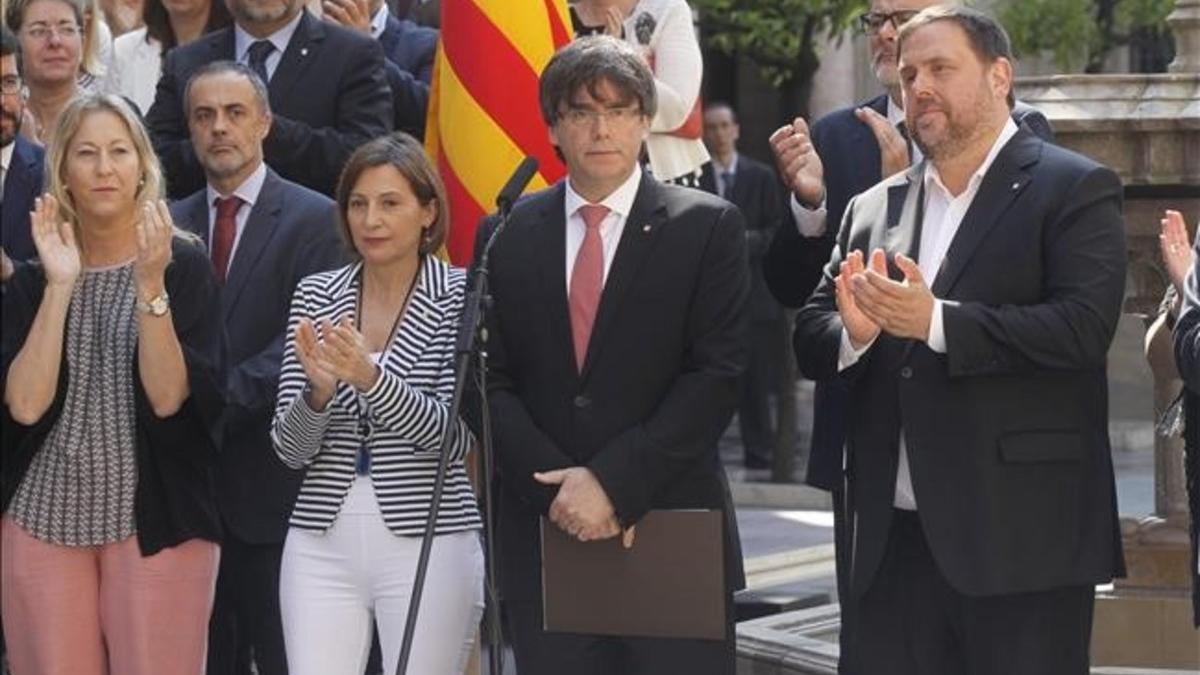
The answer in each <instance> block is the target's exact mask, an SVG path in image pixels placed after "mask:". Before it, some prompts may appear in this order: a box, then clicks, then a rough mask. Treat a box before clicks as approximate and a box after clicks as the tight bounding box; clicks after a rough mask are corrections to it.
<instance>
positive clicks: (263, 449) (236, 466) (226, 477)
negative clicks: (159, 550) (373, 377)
mask: <svg viewBox="0 0 1200 675" xmlns="http://www.w3.org/2000/svg"><path fill="white" fill-rule="evenodd" d="M205 195H206V192H205V191H204V190H201V191H199V192H197V193H196V194H193V195H192V196H190V197H188V198H187V199H184V200H181V201H179V202H176V203H175V204H173V205H172V206H171V215H172V217H174V219H175V223H176V224H177V225H179V227H181V228H183V229H186V230H188V231H190V232H193V233H195V234H196V235H197V236H199V237H200V238H201V239H203V240H204V241H206V242H207V241H208V228H209V222H208V219H209V209H208V205H207V204H206V203H205ZM343 259H344V254H343V247H342V244H341V241H340V237H339V235H338V226H337V208H336V206H335V205H334V203H333V201H332V200H330V199H329V198H328V197H325V196H324V195H321V194H318V193H316V192H313V191H312V190H309V189H307V188H304V187H301V186H299V185H296V184H295V183H290V182H288V181H285V180H283V179H282V178H280V177H279V176H278V175H277V174H276V173H275V172H274V171H271V170H270V169H268V170H267V177H266V180H265V181H264V182H263V187H262V191H261V192H260V193H259V196H258V201H257V202H255V204H254V208H253V209H252V210H251V211H250V215H249V217H248V219H247V220H246V227H245V230H243V232H242V237H241V240H240V241H239V242H238V247H237V250H236V251H235V252H234V257H233V260H232V261H231V262H230V266H229V277H228V279H227V281H226V283H225V285H224V286H223V287H221V290H220V293H221V317H220V318H221V321H222V323H223V324H224V327H225V335H226V340H227V349H228V353H227V359H228V362H229V370H228V375H227V378H226V382H225V384H226V390H227V398H228V405H227V406H226V408H225V412H224V415H223V416H222V418H221V421H222V424H221V437H220V438H221V455H220V458H219V462H218V463H217V467H216V471H217V494H218V496H219V497H220V499H219V504H220V508H221V515H222V517H223V518H224V521H225V524H226V526H227V527H228V529H229V531H230V532H231V533H232V534H234V535H236V536H237V537H238V538H239V539H241V540H242V541H244V542H248V543H260V544H267V543H280V542H282V541H283V537H284V535H285V534H286V532H287V520H288V516H289V515H290V514H291V511H292V505H293V503H294V502H295V499H296V493H297V491H298V490H299V488H300V481H301V480H302V479H303V473H302V472H299V471H290V470H288V469H287V468H286V467H284V466H283V465H282V464H280V463H279V461H278V460H277V459H276V458H275V451H274V449H273V448H272V446H271V439H270V427H271V419H272V418H273V417H274V414H275V395H276V391H277V389H278V385H279V371H280V366H281V364H282V362H283V348H284V335H285V333H286V331H287V319H288V308H289V305H290V303H291V299H292V293H293V292H294V291H295V289H296V285H297V284H299V283H300V280H301V279H303V278H304V277H305V276H307V275H309V274H312V273H315V272H321V271H324V270H328V269H332V268H334V267H336V266H338V265H340V264H341V263H342V261H343Z"/></svg>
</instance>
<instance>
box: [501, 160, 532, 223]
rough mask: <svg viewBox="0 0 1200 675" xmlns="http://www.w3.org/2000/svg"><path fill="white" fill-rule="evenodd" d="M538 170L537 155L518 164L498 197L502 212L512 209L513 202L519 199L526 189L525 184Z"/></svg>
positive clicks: (527, 183)
mask: <svg viewBox="0 0 1200 675" xmlns="http://www.w3.org/2000/svg"><path fill="white" fill-rule="evenodd" d="M537 170H538V161H537V157H526V158H525V159H523V160H521V163H520V164H518V165H517V170H516V171H513V175H512V177H511V178H509V179H508V182H507V183H505V184H504V188H503V189H501V190H500V194H499V195H498V196H497V197H496V207H497V208H499V209H500V210H501V211H502V212H507V211H508V210H509V209H511V208H512V205H513V202H515V201H517V197H520V196H521V193H522V192H524V191H525V186H526V185H529V181H531V180H533V174H535V173H537Z"/></svg>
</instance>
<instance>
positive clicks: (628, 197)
mask: <svg viewBox="0 0 1200 675" xmlns="http://www.w3.org/2000/svg"><path fill="white" fill-rule="evenodd" d="M641 182H642V169H641V167H639V166H636V165H635V166H634V168H633V173H631V174H629V178H626V179H625V182H624V183H621V185H620V187H618V188H617V189H616V190H613V191H612V192H611V193H610V194H609V195H608V196H607V197H605V198H604V199H601V200H600V204H601V205H602V206H607V207H608V210H609V211H611V212H613V213H616V214H617V215H619V216H621V217H622V218H625V217H628V216H629V211H630V209H632V208H633V200H634V199H635V198H636V197H637V192H638V186H639V185H641ZM566 183H567V194H566V198H565V202H566V208H567V217H568V218H570V217H571V216H573V215H575V212H576V211H578V210H579V207H581V206H584V205H587V204H590V203H591V202H589V201H588V200H586V199H584V198H583V196H581V195H580V194H579V193H578V192H576V191H575V189H574V188H572V187H571V180H570V178H569V177H568V178H567V181H566Z"/></svg>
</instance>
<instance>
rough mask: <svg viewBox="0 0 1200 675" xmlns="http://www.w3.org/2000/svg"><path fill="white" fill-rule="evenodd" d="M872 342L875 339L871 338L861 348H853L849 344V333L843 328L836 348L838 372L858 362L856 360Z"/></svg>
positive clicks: (873, 342)
mask: <svg viewBox="0 0 1200 675" xmlns="http://www.w3.org/2000/svg"><path fill="white" fill-rule="evenodd" d="M873 344H875V340H871V341H870V342H868V343H867V344H865V345H863V347H862V349H855V348H854V345H852V344H850V333H849V332H847V331H846V329H845V328H843V329H842V345H841V347H840V348H839V349H838V372H839V373H840V372H842V371H843V370H845V369H847V368H849V367H850V366H852V365H854V364H856V363H858V360H859V359H861V358H862V355H863V354H866V353H867V350H868V349H870V348H871V345H873Z"/></svg>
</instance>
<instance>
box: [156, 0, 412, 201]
mask: <svg viewBox="0 0 1200 675" xmlns="http://www.w3.org/2000/svg"><path fill="white" fill-rule="evenodd" d="M234 57H235V54H234V29H233V27H232V26H231V27H229V28H223V29H221V30H218V31H214V32H212V33H209V34H208V35H205V36H203V37H201V38H200V39H198V40H196V41H195V42H192V43H190V44H187V45H184V46H182V47H176V48H175V49H172V50H171V51H169V52H167V58H166V62H165V63H164V64H163V74H162V77H161V78H160V79H159V80H158V89H157V91H156V93H155V96H154V104H153V105H152V106H150V111H149V112H148V113H147V114H146V126H147V128H148V129H149V130H150V135H151V138H152V139H153V140H154V150H155V152H157V153H158V157H159V159H160V160H161V161H162V165H163V171H164V173H165V174H166V176H167V188H168V192H169V194H170V195H171V196H172V197H174V198H181V197H183V196H185V195H190V194H191V193H193V192H195V191H196V190H199V189H200V188H202V187H204V169H203V168H202V167H201V166H200V164H199V162H197V161H196V155H195V153H194V152H193V151H192V142H191V139H190V137H189V135H188V125H187V116H186V114H185V111H184V109H183V106H184V92H185V90H186V88H187V83H188V79H189V78H190V77H191V76H192V73H194V72H196V70H198V69H199V68H200V67H201V66H204V65H206V64H209V63H212V62H213V61H220V60H232V59H233V58H234ZM267 89H268V90H269V92H270V98H271V112H272V114H273V115H274V122H273V123H272V125H271V133H270V134H268V135H267V139H266V141H265V142H264V144H263V153H264V155H265V156H266V161H267V164H269V165H270V166H271V167H272V168H274V169H275V170H276V171H278V172H279V175H281V176H283V177H284V178H286V179H288V180H290V181H293V182H296V183H300V184H301V185H304V186H305V187H309V188H312V189H314V190H316V191H317V192H320V193H323V194H326V195H333V190H334V187H335V186H336V185H337V179H338V175H339V174H340V173H341V171H342V165H343V164H345V162H346V159H347V158H348V157H349V156H350V153H351V152H353V151H354V149H355V148H357V147H358V146H359V145H362V144H363V143H365V142H367V141H368V140H370V139H372V138H375V137H377V136H382V135H384V134H386V133H388V132H389V131H391V130H392V120H393V117H392V93H391V89H390V88H389V87H388V83H387V80H386V78H385V75H384V58H383V49H382V48H381V47H380V46H379V43H378V42H377V41H376V40H372V39H371V38H369V37H367V36H365V35H363V34H361V33H359V32H357V31H352V30H349V29H346V28H342V27H340V26H334V25H332V24H328V23H325V22H323V21H321V20H320V19H317V18H315V17H313V16H312V15H310V14H308V12H307V11H305V12H304V14H303V16H302V17H301V19H300V24H299V25H298V26H297V27H296V33H295V34H294V35H293V36H292V39H291V42H289V43H288V47H287V51H285V52H284V53H283V55H282V56H281V57H280V61H279V66H278V67H277V68H276V69H275V73H274V75H272V76H271V82H270V83H269V85H268V87H267Z"/></svg>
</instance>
